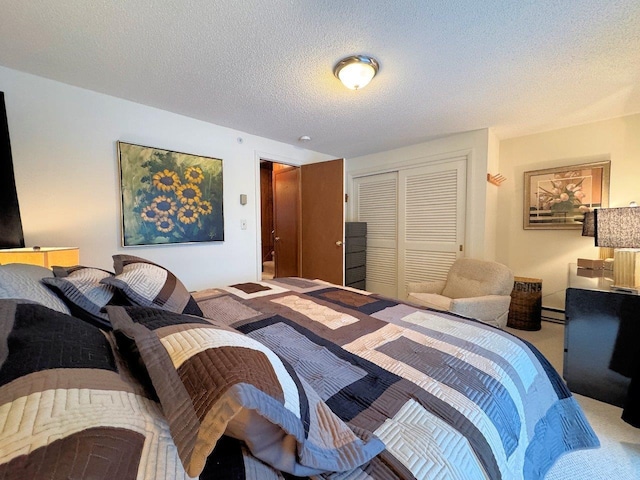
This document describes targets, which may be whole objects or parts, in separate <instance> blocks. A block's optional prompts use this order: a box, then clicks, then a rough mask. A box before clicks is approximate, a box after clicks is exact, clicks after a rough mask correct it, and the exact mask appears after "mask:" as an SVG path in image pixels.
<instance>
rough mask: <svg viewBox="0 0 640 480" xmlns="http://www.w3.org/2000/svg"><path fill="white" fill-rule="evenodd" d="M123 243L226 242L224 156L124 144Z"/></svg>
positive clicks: (121, 153)
mask: <svg viewBox="0 0 640 480" xmlns="http://www.w3.org/2000/svg"><path fill="white" fill-rule="evenodd" d="M118 166H119V171H120V200H121V202H120V203H121V218H122V225H121V228H122V246H124V247H133V246H143V245H169V244H180V243H194V242H221V241H224V214H223V175H222V159H219V158H213V157H205V156H200V155H192V154H188V153H182V152H175V151H172V150H165V149H161V148H155V147H148V146H144V145H136V144H133V143H125V142H118Z"/></svg>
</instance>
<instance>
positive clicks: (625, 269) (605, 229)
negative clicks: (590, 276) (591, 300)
mask: <svg viewBox="0 0 640 480" xmlns="http://www.w3.org/2000/svg"><path fill="white" fill-rule="evenodd" d="M594 219H595V221H594V225H595V232H594V234H595V244H596V246H598V247H610V248H613V249H614V255H613V287H612V288H615V289H619V290H631V291H634V290H635V291H636V292H637V291H638V289H640V208H638V207H621V208H598V209H596V210H595V215H594Z"/></svg>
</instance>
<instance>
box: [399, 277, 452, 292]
mask: <svg viewBox="0 0 640 480" xmlns="http://www.w3.org/2000/svg"><path fill="white" fill-rule="evenodd" d="M444 284H445V281H444V280H433V281H431V282H409V283H408V284H407V293H437V294H438V295H440V294H441V293H442V290H444Z"/></svg>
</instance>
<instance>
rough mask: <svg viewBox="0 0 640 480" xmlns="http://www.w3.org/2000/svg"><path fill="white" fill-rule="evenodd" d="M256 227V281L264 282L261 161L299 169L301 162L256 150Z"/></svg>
mask: <svg viewBox="0 0 640 480" xmlns="http://www.w3.org/2000/svg"><path fill="white" fill-rule="evenodd" d="M254 159H255V160H254V179H255V184H254V199H255V200H254V212H255V216H254V225H255V226H256V245H255V247H256V271H255V280H256V281H261V280H262V229H261V225H262V219H261V216H260V212H262V201H261V199H260V161H261V160H264V161H265V162H272V163H281V164H283V165H290V166H292V167H298V168H300V166H301V165H302V164H301V163H300V162H299V161H296V160H295V159H293V158H289V157H285V156H282V155H277V154H275V153H268V152H263V151H259V150H254Z"/></svg>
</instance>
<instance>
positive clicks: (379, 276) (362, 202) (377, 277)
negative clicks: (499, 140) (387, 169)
mask: <svg viewBox="0 0 640 480" xmlns="http://www.w3.org/2000/svg"><path fill="white" fill-rule="evenodd" d="M354 187H355V197H356V198H355V199H354V202H355V213H356V220H357V221H358V222H366V223H367V274H366V275H367V282H366V288H367V290H369V291H370V292H375V293H380V294H382V295H389V296H396V292H397V285H398V254H397V241H398V174H397V173H395V172H394V173H384V174H379V175H371V176H367V177H358V178H356V179H354Z"/></svg>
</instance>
